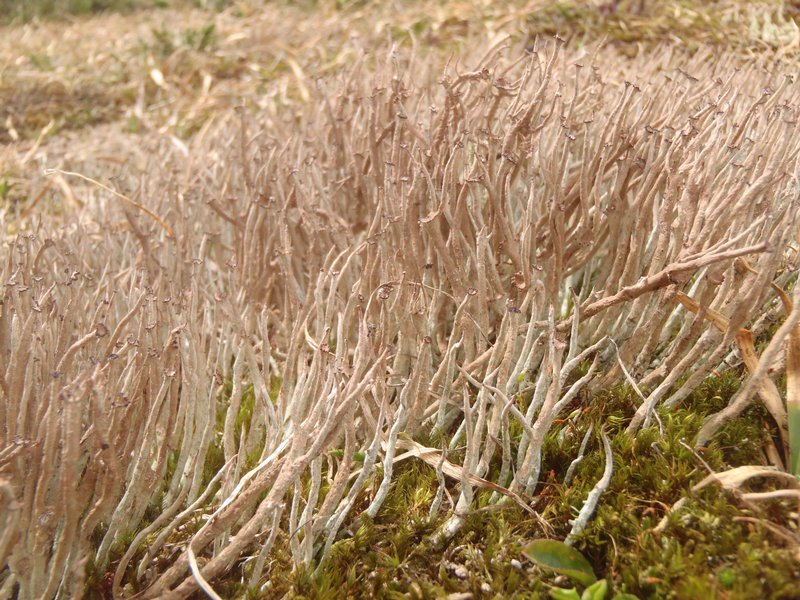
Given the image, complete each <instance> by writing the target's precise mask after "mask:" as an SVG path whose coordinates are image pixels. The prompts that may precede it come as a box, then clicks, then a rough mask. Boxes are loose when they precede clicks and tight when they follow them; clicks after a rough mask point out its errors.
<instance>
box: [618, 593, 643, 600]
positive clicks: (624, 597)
mask: <svg viewBox="0 0 800 600" xmlns="http://www.w3.org/2000/svg"><path fill="white" fill-rule="evenodd" d="M612 600H639V598H638V596H634V595H633V594H617V595H616V596H614V598H613V599H612Z"/></svg>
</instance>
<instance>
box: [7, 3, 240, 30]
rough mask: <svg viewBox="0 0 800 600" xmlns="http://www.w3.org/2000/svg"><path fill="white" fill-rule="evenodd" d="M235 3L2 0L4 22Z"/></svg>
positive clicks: (209, 6)
mask: <svg viewBox="0 0 800 600" xmlns="http://www.w3.org/2000/svg"><path fill="white" fill-rule="evenodd" d="M229 4H231V0H0V23H6V24H8V23H10V24H15V23H24V22H27V21H30V20H32V19H45V18H46V19H60V18H64V17H68V16H80V15H91V14H97V13H102V12H110V11H113V12H130V11H133V10H148V9H154V8H181V7H195V8H205V9H214V10H221V9H222V8H224V7H225V6H227V5H229Z"/></svg>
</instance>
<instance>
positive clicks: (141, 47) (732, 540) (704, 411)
mask: <svg viewBox="0 0 800 600" xmlns="http://www.w3.org/2000/svg"><path fill="white" fill-rule="evenodd" d="M207 4H208V5H209V6H205V7H204V6H198V5H192V3H188V2H187V3H183V4H181V5H179V6H176V5H172V4H171V3H169V2H148V3H136V2H120V3H113V2H112V3H109V4H108V5H107V6H108V7H110V8H113V9H116V10H121V12H107V13H102V14H92V9H93V8H105V7H106V6H104V5H102V4H97V5H94V6H93V5H92V3H73V4H71V5H70V6H66V5H58V4H57V3H55V4H51V5H47V6H45V5H44V4H43V7H42V10H41V11H39V12H41V13H42V14H44V15H45V16H46V17H47V18H46V19H44V20H41V21H40V20H34V21H25V22H23V20H24V19H26V18H29V17H30V16H31V12H32V11H30V10H29V9H30V8H31V7H32V5H33V3H19V2H16V3H15V2H14V1H13V0H11V2H10V4H9V0H5V2H0V12H2V10H3V8H4V7H5V8H8V9H9V12H8V13H7V15H11V16H10V18H11V22H10V23H9V24H7V25H4V26H2V30H0V207H2V211H3V212H2V225H3V228H4V229H5V233H6V234H9V235H13V234H15V233H18V232H20V231H22V230H26V229H28V230H29V229H30V228H32V227H35V224H36V222H37V219H40V218H43V217H44V215H48V217H52V218H55V219H64V221H65V222H67V221H68V217H69V214H70V211H71V210H72V209H73V208H74V207H75V206H77V205H80V204H81V203H83V202H84V200H83V196H84V194H83V191H84V190H85V189H87V187H89V186H90V184H89V183H86V182H83V181H81V180H77V179H72V178H70V179H68V178H66V177H64V176H62V175H55V176H45V175H44V174H43V171H44V169H52V168H57V169H62V170H64V171H75V172H79V173H82V174H84V175H87V176H89V177H92V178H95V179H98V180H101V181H104V182H109V181H113V178H114V175H115V174H116V173H119V172H120V171H121V170H125V171H127V172H131V171H134V172H141V173H142V176H146V168H147V165H148V161H149V160H152V159H153V153H154V152H159V151H160V150H159V149H163V148H164V147H172V148H173V149H177V151H180V149H181V147H182V146H183V145H184V144H185V143H186V142H187V141H188V140H191V139H193V138H195V137H196V136H202V135H203V134H204V131H205V128H206V126H207V124H208V123H209V122H211V121H213V120H215V119H217V118H220V117H221V116H223V115H227V114H228V113H229V112H230V111H231V110H233V109H234V107H237V106H245V107H247V108H249V109H253V110H264V111H275V112H280V113H282V114H291V111H292V107H293V106H297V105H298V104H300V103H303V102H306V101H307V100H308V97H309V91H308V90H309V87H310V86H313V85H314V78H315V77H317V76H324V75H326V74H329V73H332V72H334V71H335V70H336V69H338V68H340V67H341V66H343V65H345V64H347V62H348V61H349V60H351V59H352V57H351V56H348V55H347V54H346V53H344V52H342V51H341V50H340V48H341V47H342V41H343V40H345V39H348V38H349V37H351V36H360V37H361V38H362V40H363V42H364V44H365V45H366V46H368V47H369V46H371V47H374V48H376V49H380V51H385V48H386V47H387V46H386V44H387V40H389V39H392V38H394V39H397V40H401V41H404V40H407V39H408V38H409V37H413V38H414V39H415V40H416V41H417V43H419V44H421V45H423V46H424V47H425V48H426V51H428V52H433V53H441V54H453V53H457V52H458V51H459V49H460V48H463V46H464V45H465V44H469V43H470V42H471V40H475V39H486V38H492V37H495V38H499V37H500V36H502V35H505V34H511V35H514V36H518V37H522V38H529V39H531V40H532V39H533V38H534V37H535V36H536V35H539V34H541V35H553V34H558V35H560V36H561V37H563V38H565V39H566V40H567V41H568V42H569V43H571V44H581V43H584V42H585V41H587V40H594V39H599V38H600V37H602V36H607V39H608V43H610V44H613V45H615V46H617V47H618V48H619V49H620V50H621V51H622V52H623V53H630V54H635V53H637V52H645V51H648V49H649V48H652V47H654V46H655V45H656V44H659V43H662V42H665V41H676V42H677V43H680V44H684V45H686V46H687V47H693V46H696V45H699V44H712V45H717V46H719V47H721V48H722V49H723V50H724V51H725V52H730V53H735V54H737V55H739V56H753V55H756V56H757V55H759V54H770V55H771V54H773V53H775V52H777V53H779V54H780V55H781V56H782V58H784V59H787V60H795V59H794V58H793V57H796V56H797V52H798V51H799V50H800V33H798V25H797V22H798V21H797V20H798V11H800V9H798V7H797V6H795V5H794V4H793V3H789V2H787V3H777V2H765V3H760V4H759V3H747V2H712V3H702V2H675V1H673V2H649V1H641V2H638V1H634V2H619V3H617V2H604V3H601V2H560V3H558V2H557V3H550V2H532V3H530V4H528V5H525V6H523V5H518V4H515V5H514V6H513V7H507V8H506V7H502V6H500V5H502V4H503V3H500V2H460V3H444V2H442V3H418V2H394V3H386V4H381V5H380V6H373V5H371V4H370V3H363V2H352V3H347V2H327V3H325V2H320V3H297V4H293V3H292V4H287V3H282V2H281V3H270V4H267V5H258V4H256V3H250V2H222V3H214V2H209V3H207ZM26 5H27V8H25V7H26ZM211 5H213V6H211ZM65 8H68V9H70V10H71V13H72V14H70V11H67V12H66V13H65V11H64V9H65ZM798 64H800V63H798ZM742 374H743V371H742V370H741V369H739V370H734V371H732V372H731V373H729V374H727V375H725V376H722V377H721V378H719V379H716V380H713V381H710V382H709V383H707V385H705V386H704V387H703V388H702V389H701V390H700V392H698V393H696V394H695V395H694V396H693V397H692V398H691V399H690V400H689V401H687V402H686V404H685V406H684V407H683V408H682V409H681V410H678V411H677V412H672V413H665V414H663V415H662V419H663V428H664V434H663V436H662V435H660V434H659V432H658V427H655V426H654V427H653V428H651V429H650V430H646V431H644V432H643V433H642V434H641V435H640V436H639V437H638V438H637V440H636V444H635V445H632V444H631V442H630V440H629V439H628V438H627V437H626V436H625V435H624V434H623V431H624V429H625V426H626V424H627V422H628V420H629V419H630V417H631V416H632V414H633V410H634V408H635V404H634V402H633V400H632V399H631V396H630V391H626V390H622V389H620V390H614V391H610V392H607V393H606V394H605V395H603V396H598V397H597V398H596V399H595V402H594V404H593V405H592V409H591V410H592V411H595V410H596V411H597V421H598V423H599V422H600V416H601V415H603V418H604V419H606V418H607V417H608V415H609V414H612V415H613V417H614V418H613V422H614V423H615V424H616V427H617V429H616V430H610V431H609V435H610V436H611V439H612V445H613V448H614V452H615V460H616V466H617V468H616V471H615V474H614V478H613V480H612V485H611V488H610V489H609V490H608V492H607V493H606V494H605V495H604V497H603V500H602V502H601V503H600V507H599V510H598V513H597V516H596V518H595V519H594V521H593V523H592V524H591V526H590V528H589V530H588V531H587V532H586V533H585V534H583V535H582V537H581V538H580V540H579V541H578V544H577V547H578V549H580V550H581V551H582V552H583V553H584V554H585V555H586V556H587V557H588V558H589V560H590V562H591V563H592V565H593V566H594V568H595V571H596V572H597V574H598V575H600V576H601V577H606V578H608V580H609V582H610V584H611V586H612V587H613V588H614V590H616V591H620V592H621V591H625V592H629V593H633V594H637V595H638V596H639V597H641V598H645V597H676V598H711V597H718V598H758V597H775V598H793V597H795V598H796V597H800V590H799V589H798V586H797V582H798V581H800V563H798V555H797V546H796V544H795V542H796V540H794V541H792V540H791V539H789V540H787V539H786V536H785V535H781V534H779V533H776V532H775V531H774V528H773V527H772V526H771V523H773V522H776V523H780V524H781V525H786V526H788V527H790V528H792V527H794V525H793V523H789V521H792V520H796V519H797V514H796V510H797V509H796V506H795V507H794V512H793V510H792V507H791V506H790V505H787V504H786V503H785V502H784V503H781V502H775V503H774V504H771V505H769V506H767V507H766V508H763V507H761V508H756V507H754V506H752V505H749V504H748V503H745V502H742V501H741V498H739V497H738V496H737V494H736V493H735V492H729V491H724V490H722V489H720V488H719V487H718V486H710V487H707V488H705V489H703V490H702V491H699V492H692V491H691V488H692V486H693V485H695V484H696V483H698V482H699V481H700V480H702V479H703V478H704V477H705V476H706V475H707V474H708V470H707V469H708V468H710V469H713V470H716V471H719V470H724V469H725V468H728V467H729V466H738V465H743V464H769V463H770V460H769V458H768V457H769V456H770V454H771V453H773V452H774V444H773V434H774V428H773V426H772V424H771V422H770V420H769V417H768V415H767V413H766V412H765V411H764V410H763V409H761V408H760V407H758V406H756V407H753V408H752V409H750V410H748V411H747V412H746V413H744V414H743V415H742V416H741V417H740V418H738V419H737V420H735V421H734V422H732V423H730V424H729V425H728V426H727V427H726V429H725V431H724V432H723V434H722V435H720V436H718V437H717V438H716V439H715V440H714V442H713V443H712V444H711V445H710V446H709V447H708V448H707V449H706V450H705V451H704V452H702V454H699V453H695V452H694V451H693V450H691V448H690V447H688V446H687V445H686V443H687V442H688V441H689V440H691V439H692V438H693V436H694V435H695V434H696V432H697V430H698V429H699V427H700V425H701V424H702V420H703V418H704V417H705V416H707V415H708V414H711V413H712V412H714V411H716V410H719V409H720V408H721V407H722V406H724V404H725V403H726V402H727V400H728V399H729V398H730V397H731V396H732V394H733V393H734V391H735V389H736V388H737V387H738V385H739V378H740V377H741V376H742ZM579 442H580V439H570V438H567V439H555V438H554V439H551V440H549V441H548V444H549V447H548V452H546V453H545V456H546V463H545V465H544V467H545V468H544V471H543V472H544V473H546V474H549V475H548V476H549V477H550V480H549V482H548V483H547V484H546V486H545V488H544V490H545V491H544V492H543V493H542V495H541V496H540V497H539V498H538V499H537V502H536V505H535V508H536V510H538V511H539V513H540V514H541V515H542V517H544V518H545V519H546V520H547V521H548V523H549V524H550V525H551V526H552V527H553V534H554V536H555V537H559V538H563V536H564V535H565V534H566V533H567V532H568V531H569V528H570V526H569V519H571V518H574V517H575V515H576V512H577V508H578V507H579V506H580V505H581V503H582V501H583V499H584V498H585V497H586V495H587V493H588V492H589V490H590V489H591V488H592V486H593V485H594V482H595V481H597V479H598V478H599V477H600V475H601V474H602V471H603V459H602V454H601V452H600V445H599V441H598V440H594V441H593V442H592V444H590V447H589V456H588V458H587V459H586V460H585V461H584V462H583V463H582V464H581V466H580V467H579V468H578V470H577V472H576V478H575V484H574V485H572V486H570V487H568V488H564V487H562V486H561V485H560V484H559V481H561V479H562V475H563V472H564V470H565V469H566V467H567V465H568V464H569V461H570V460H571V457H573V456H574V454H575V448H576V447H577V445H578V444H579ZM431 445H434V446H435V445H436V444H435V440H432V441H431ZM394 486H395V493H393V494H392V495H391V497H390V500H389V501H388V502H387V504H386V505H385V506H384V508H383V509H382V511H381V513H380V514H379V515H378V517H377V518H376V519H375V520H374V522H365V523H363V524H362V525H361V527H360V528H359V529H358V530H357V531H353V532H351V533H352V537H349V538H347V539H345V540H342V541H341V542H339V543H337V544H336V546H334V552H333V554H332V558H331V559H330V561H329V562H327V563H325V564H324V565H323V566H322V567H321V568H320V569H319V570H317V571H314V570H300V571H295V572H290V570H289V567H290V565H289V555H288V553H286V552H284V553H283V554H281V552H280V550H279V551H278V553H277V557H276V558H275V561H276V565H273V568H272V572H273V573H278V574H279V575H277V576H276V577H274V578H273V580H272V582H271V584H270V586H271V587H270V588H268V589H267V590H266V591H264V592H262V594H263V595H264V597H285V596H287V595H288V597H292V596H294V597H309V598H316V597H319V598H340V597H343V594H344V593H345V591H346V593H347V595H348V596H349V597H369V596H372V595H375V596H379V597H392V598H394V597H396V598H401V597H408V598H428V597H441V596H443V595H447V594H454V595H453V596H451V597H453V598H456V597H459V598H467V597H476V598H477V597H487V598H488V597H514V596H519V597H538V595H539V594H546V591H547V589H548V588H549V586H550V585H552V584H554V583H559V584H565V583H566V582H565V581H564V580H561V579H555V578H554V576H553V574H552V573H546V572H541V571H539V570H538V569H537V568H536V567H533V566H532V565H531V563H530V562H528V561H527V560H526V559H525V558H524V557H523V556H522V555H521V549H522V547H523V546H524V544H525V543H526V542H527V541H529V540H530V539H531V537H534V536H539V535H540V534H541V530H540V528H539V524H538V523H537V522H536V521H535V520H533V519H532V518H531V517H530V516H529V515H528V514H526V513H524V512H522V511H520V510H518V509H516V508H506V509H500V510H498V509H491V510H481V509H480V508H478V509H477V510H476V511H475V512H474V514H473V515H472V516H471V517H470V519H469V523H468V527H467V528H466V529H465V530H464V531H463V532H462V533H461V534H460V535H459V537H457V538H456V539H455V540H454V541H453V542H452V543H451V544H450V545H449V546H448V547H447V548H446V549H445V550H443V551H441V550H433V549H431V548H429V547H427V546H426V545H425V543H424V540H425V538H426V535H427V534H429V533H430V532H432V531H433V530H434V529H435V527H436V526H437V524H438V522H436V521H434V522H430V521H428V520H427V512H428V507H429V505H430V502H431V500H432V497H433V494H434V492H435V488H436V477H435V473H434V471H433V470H432V469H430V468H429V467H428V466H426V465H425V464H423V463H421V462H415V461H414V460H413V459H412V460H409V461H408V462H406V463H404V464H403V466H402V467H400V471H399V473H398V476H397V480H396V482H395V483H394ZM683 497H689V501H688V503H687V504H686V505H685V506H684V508H683V510H682V511H680V512H676V513H675V514H672V515H671V516H670V517H669V520H668V523H667V524H666V527H664V528H663V529H661V530H660V531H654V528H655V527H656V526H657V525H658V524H659V522H660V521H661V519H662V518H663V517H664V516H665V514H667V509H668V507H670V506H671V505H672V504H673V503H675V502H677V501H678V500H680V499H681V498H683ZM476 504H477V506H478V507H480V506H481V505H482V500H481V499H480V498H479V499H478V501H477V503H476ZM787 515H788V516H787ZM796 533H797V532H796V529H795V534H796ZM89 587H90V594H91V595H92V596H93V597H98V598H99V597H103V595H104V594H105V593H106V588H105V586H104V583H103V575H102V574H97V573H95V574H92V577H91V578H90V582H89ZM217 590H218V591H219V592H220V594H222V595H223V596H224V597H235V596H237V595H239V594H243V593H244V592H243V591H242V588H241V587H240V585H239V583H238V582H237V581H229V582H226V583H223V584H221V585H219V586H218V587H217ZM458 594H461V595H458ZM468 595H471V596H468Z"/></svg>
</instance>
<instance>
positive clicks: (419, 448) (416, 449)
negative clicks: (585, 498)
mask: <svg viewBox="0 0 800 600" xmlns="http://www.w3.org/2000/svg"><path fill="white" fill-rule="evenodd" d="M397 447H398V448H402V449H404V450H407V451H408V452H410V453H411V454H413V455H414V456H416V457H417V458H419V459H420V460H422V461H423V462H425V463H427V464H429V465H430V466H431V467H433V468H434V469H441V471H442V473H444V474H445V475H447V476H448V477H450V478H451V479H455V480H457V481H461V480H462V479H464V468H463V467H460V466H458V465H454V464H453V463H451V462H450V461H449V460H447V459H446V458H443V455H442V451H441V450H437V449H436V448H428V447H427V446H423V445H422V444H420V443H418V442H415V441H414V440H412V439H411V438H408V437H401V438H399V439H398V440H397ZM466 479H467V481H469V483H470V484H471V485H474V486H476V487H480V488H484V489H487V490H492V491H493V492H497V493H499V494H503V495H504V496H507V497H508V498H511V499H512V500H513V501H514V502H516V503H517V504H518V505H519V506H520V508H522V509H523V510H525V511H526V512H529V513H531V514H536V511H534V510H533V509H532V508H531V507H530V506H528V504H527V503H526V502H525V500H524V499H523V498H522V496H520V495H519V494H517V493H515V492H512V491H511V490H509V489H508V488H505V487H503V486H502V485H498V484H496V483H494V482H492V481H488V480H486V479H483V478H482V477H478V476H477V475H473V474H471V473H470V474H468V475H467V476H466Z"/></svg>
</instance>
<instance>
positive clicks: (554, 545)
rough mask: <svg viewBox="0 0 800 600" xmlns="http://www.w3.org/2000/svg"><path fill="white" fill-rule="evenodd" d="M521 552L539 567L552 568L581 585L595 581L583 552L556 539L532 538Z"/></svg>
mask: <svg viewBox="0 0 800 600" xmlns="http://www.w3.org/2000/svg"><path fill="white" fill-rule="evenodd" d="M522 553H523V554H524V555H525V556H527V557H528V558H529V559H531V560H532V561H533V562H535V563H536V564H537V565H539V566H540V567H546V568H548V569H552V570H553V571H555V572H556V573H560V574H561V575H566V576H567V577H569V578H571V579H574V580H575V581H577V582H578V583H580V584H582V585H591V584H593V583H594V582H595V581H597V576H596V575H595V574H594V570H592V565H590V564H589V561H588V560H586V558H584V556H583V554H581V553H580V552H578V551H577V550H575V549H574V548H572V547H571V546H567V545H566V544H565V543H564V542H559V541H556V540H534V541H533V542H531V543H530V544H528V545H527V546H525V548H524V549H523V550H522Z"/></svg>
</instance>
